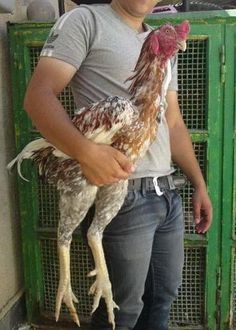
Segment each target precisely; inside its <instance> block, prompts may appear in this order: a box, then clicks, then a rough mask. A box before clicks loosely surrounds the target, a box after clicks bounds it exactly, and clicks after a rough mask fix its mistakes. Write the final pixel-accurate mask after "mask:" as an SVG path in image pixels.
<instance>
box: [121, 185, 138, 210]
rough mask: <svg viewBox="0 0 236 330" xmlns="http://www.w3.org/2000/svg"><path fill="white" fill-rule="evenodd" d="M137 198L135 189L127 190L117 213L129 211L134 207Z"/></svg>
mask: <svg viewBox="0 0 236 330" xmlns="http://www.w3.org/2000/svg"><path fill="white" fill-rule="evenodd" d="M137 198H138V192H137V191H135V190H132V191H128V193H127V195H126V197H125V200H124V203H123V205H122V206H121V209H120V211H119V213H123V212H128V211H130V210H131V209H132V208H133V207H134V205H135V203H136V200H137Z"/></svg>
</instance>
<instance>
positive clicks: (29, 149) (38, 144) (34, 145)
mask: <svg viewBox="0 0 236 330" xmlns="http://www.w3.org/2000/svg"><path fill="white" fill-rule="evenodd" d="M46 147H52V145H51V144H50V143H49V142H47V141H46V140H45V139H44V138H39V139H37V140H34V141H32V142H30V143H28V144H27V145H26V146H25V147H24V149H23V150H22V151H21V152H20V153H19V154H18V155H17V156H16V157H15V158H14V159H13V160H12V161H11V162H10V163H9V164H8V165H7V170H8V171H10V170H11V169H12V168H13V167H14V165H15V164H17V172H18V174H19V176H20V177H21V178H22V179H23V180H25V181H27V182H28V181H29V180H27V179H26V178H25V177H24V176H23V175H22V173H21V163H22V162H23V160H24V159H30V158H31V159H33V156H34V153H35V152H36V151H38V150H40V149H42V148H46Z"/></svg>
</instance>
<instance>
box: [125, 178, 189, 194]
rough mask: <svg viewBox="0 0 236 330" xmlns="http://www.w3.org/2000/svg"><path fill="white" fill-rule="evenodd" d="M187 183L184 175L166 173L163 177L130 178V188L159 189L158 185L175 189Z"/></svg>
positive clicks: (161, 187)
mask: <svg viewBox="0 0 236 330" xmlns="http://www.w3.org/2000/svg"><path fill="white" fill-rule="evenodd" d="M186 183H187V179H186V178H185V177H184V176H177V175H166V176H161V177H145V178H138V179H130V180H129V184H128V190H142V189H145V190H146V191H153V190H156V191H157V187H159V189H160V190H161V191H162V190H175V189H181V188H183V187H184V186H185V185H186Z"/></svg>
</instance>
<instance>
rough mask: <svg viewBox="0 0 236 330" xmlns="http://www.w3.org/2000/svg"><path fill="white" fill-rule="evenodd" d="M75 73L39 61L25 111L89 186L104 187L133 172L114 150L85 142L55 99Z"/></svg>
mask: <svg viewBox="0 0 236 330" xmlns="http://www.w3.org/2000/svg"><path fill="white" fill-rule="evenodd" d="M75 72H76V69H75V67H74V66H72V65H70V64H68V63H65V62H63V61H60V60H57V59H55V58H46V57H45V58H41V59H40V61H39V63H38V65H37V67H36V69H35V72H34V74H33V76H32V79H31V81H30V83H29V86H28V89H27V92H26V96H25V101H24V107H25V110H26V111H27V113H28V114H29V116H30V117H31V119H32V121H33V123H34V124H35V126H36V127H37V129H38V130H39V131H40V133H41V134H42V135H43V136H44V137H45V138H46V139H47V140H48V141H49V142H50V143H52V144H53V145H54V146H55V147H57V148H58V149H59V150H61V151H62V152H64V153H65V154H67V155H69V156H70V157H72V158H74V159H76V160H77V161H78V162H79V163H80V165H81V168H82V171H83V173H84V175H85V176H86V177H87V179H88V180H89V181H90V182H91V183H93V184H95V185H104V184H109V183H112V182H116V181H118V180H120V179H126V178H128V176H129V174H130V172H131V171H132V169H133V168H132V164H131V163H130V161H129V160H128V159H127V158H126V157H125V156H124V155H123V154H122V153H120V152H119V151H117V150H116V149H114V148H112V147H110V146H106V145H98V144H96V143H93V142H92V141H90V140H88V139H86V138H85V137H84V136H83V135H82V134H81V133H80V132H79V131H78V130H77V129H76V128H75V126H74V125H73V123H72V122H71V120H70V118H69V116H68V115H67V113H66V111H65V109H64V108H63V106H62V105H61V103H60V101H59V100H58V99H57V96H58V94H59V93H60V92H61V91H62V90H63V89H64V88H65V87H66V86H67V85H68V83H69V82H70V80H71V79H72V77H73V76H74V74H75Z"/></svg>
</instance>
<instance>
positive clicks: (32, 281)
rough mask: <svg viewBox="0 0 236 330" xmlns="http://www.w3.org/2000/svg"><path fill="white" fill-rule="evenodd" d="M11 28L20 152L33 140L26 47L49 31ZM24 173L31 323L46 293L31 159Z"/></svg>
mask: <svg viewBox="0 0 236 330" xmlns="http://www.w3.org/2000/svg"><path fill="white" fill-rule="evenodd" d="M8 31H9V40H10V55H11V56H10V57H11V69H12V74H11V76H12V91H13V95H14V97H13V111H14V118H15V140H16V151H17V152H19V151H20V150H21V149H22V147H23V146H24V145H25V144H26V143H27V142H29V141H30V140H31V136H30V130H31V128H32V124H31V121H30V120H29V119H28V116H27V114H26V113H25V111H24V109H23V100H24V94H25V90H26V86H27V84H28V81H29V79H30V76H31V72H30V71H29V68H30V57H29V49H28V47H26V44H27V45H29V44H30V41H31V40H32V41H33V42H37V40H38V41H39V42H41V44H42V43H43V41H44V40H45V38H46V35H47V34H48V29H44V30H41V31H40V32H39V33H37V37H36V35H35V33H32V31H31V32H30V33H29V31H27V30H26V31H25V30H24V29H22V30H21V31H19V30H18V28H17V27H16V25H8ZM35 31H37V30H35ZM21 32H22V33H21ZM22 173H23V175H24V176H25V177H26V178H27V179H28V180H29V181H30V182H31V183H27V182H25V181H23V180H21V179H19V178H18V187H19V191H20V194H19V202H20V216H21V229H22V244H23V247H22V248H23V258H24V278H25V290H26V304H27V314H28V320H29V321H30V322H31V321H33V320H34V318H35V317H36V316H37V315H39V309H40V304H41V303H42V299H41V298H42V294H43V283H42V278H41V274H42V270H41V261H40V255H39V251H40V250H39V240H38V235H37V232H36V227H37V219H38V215H37V210H38V206H37V201H38V198H37V195H36V191H37V190H36V187H35V182H36V180H35V173H34V171H32V166H31V165H30V163H29V162H25V164H24V165H23V166H22Z"/></svg>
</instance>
